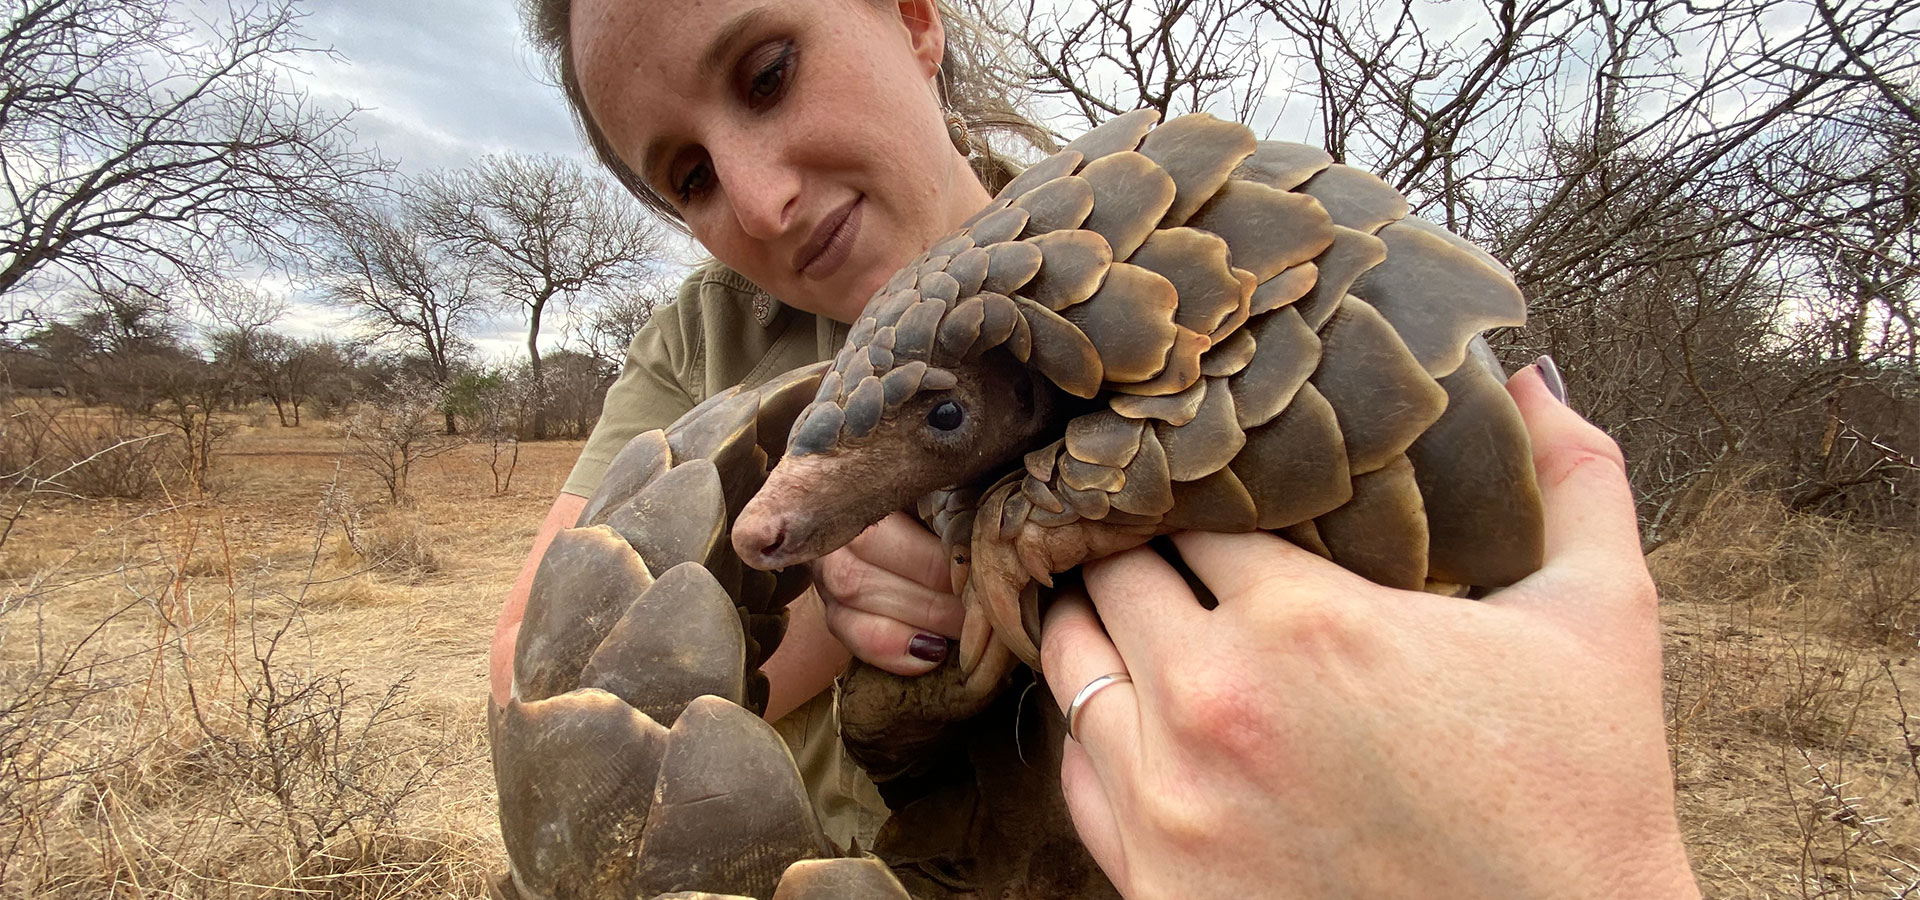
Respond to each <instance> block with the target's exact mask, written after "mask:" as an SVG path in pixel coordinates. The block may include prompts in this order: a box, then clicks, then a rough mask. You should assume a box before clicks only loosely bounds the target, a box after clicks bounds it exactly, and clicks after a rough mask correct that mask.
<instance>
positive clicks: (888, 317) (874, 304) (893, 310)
mask: <svg viewBox="0 0 1920 900" xmlns="http://www.w3.org/2000/svg"><path fill="white" fill-rule="evenodd" d="M919 302H920V292H919V291H916V290H914V289H913V288H912V287H907V288H905V289H902V290H897V291H894V292H892V293H890V294H883V295H881V297H880V299H879V300H876V301H871V302H869V303H868V304H867V308H866V310H865V311H863V312H862V313H861V314H860V316H861V318H863V319H872V320H873V323H874V325H875V326H876V327H877V326H880V325H892V324H893V323H895V322H898V321H900V316H901V314H902V313H905V312H906V311H907V309H908V307H911V306H913V305H914V304H915V303H919ZM836 368H837V366H836Z"/></svg>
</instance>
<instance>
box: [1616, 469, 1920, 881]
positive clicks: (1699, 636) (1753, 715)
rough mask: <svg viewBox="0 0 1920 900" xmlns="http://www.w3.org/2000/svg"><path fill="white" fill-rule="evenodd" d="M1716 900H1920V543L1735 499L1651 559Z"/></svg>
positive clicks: (1671, 694)
mask: <svg viewBox="0 0 1920 900" xmlns="http://www.w3.org/2000/svg"><path fill="white" fill-rule="evenodd" d="M1651 562H1652V565H1653V569H1654V574H1655V577H1656V578H1657V579H1658V580H1659V581H1660V583H1661V587H1662V594H1663V597H1664V598H1665V602H1666V609H1665V617H1664V618H1665V625H1666V628H1665V633H1666V650H1667V659H1666V666H1667V678H1666V682H1667V700H1668V726H1669V730H1670V737H1671V739H1672V746H1673V759H1674V769H1675V777H1676V784H1677V786H1678V789H1679V797H1680V815H1681V822H1682V825H1683V827H1684V828H1685V830H1686V834H1687V837H1688V842H1689V845H1690V849H1691V852H1692V855H1693V862H1694V867H1695V870H1696V871H1697V872H1698V873H1699V875H1700V881H1701V884H1702V886H1703V887H1704V888H1705V889H1706V894H1707V896H1708V897H1710V898H1713V897H1727V898H1732V897H1740V898H1747V897H1797V898H1810V897H1876V898H1884V897H1903V898H1905V897H1920V743H1917V742H1916V741H1915V737H1916V735H1917V733H1920V702H1916V700H1920V666H1916V665H1915V664H1914V659H1915V657H1916V655H1917V654H1916V648H1917V647H1920V608H1917V606H1916V603H1915V594H1916V591H1920V539H1916V537H1915V536H1914V535H1913V534H1911V533H1907V532H1894V531H1887V530H1883V529H1867V528H1859V527H1851V526H1848V525H1846V524H1844V523H1838V522H1834V521H1831V520H1827V519H1822V518H1817V517H1810V516H1797V515H1794V514H1791V513H1790V512H1788V511H1787V510H1786V509H1784V508H1782V507H1781V505H1780V504H1779V503H1778V502H1777V501H1775V500H1773V499H1772V498H1770V497H1767V496H1764V495H1758V494H1748V493H1744V492H1741V491H1738V490H1730V491H1726V492H1723V493H1721V494H1720V495H1718V496H1716V497H1715V498H1714V499H1713V501H1712V503H1711V504H1710V505H1709V507H1708V508H1707V509H1706V510H1705V511H1704V512H1703V514H1702V515H1701V516H1700V517H1699V518H1698V519H1696V520H1695V521H1694V522H1693V523H1691V524H1690V526H1689V528H1688V530H1687V531H1686V532H1685V533H1683V534H1681V535H1680V536H1679V537H1678V538H1677V539H1676V540H1674V541H1672V542H1670V543H1669V544H1667V545H1666V546H1663V547H1662V548H1660V550H1659V551H1657V552H1655V553H1654V554H1653V556H1652V559H1651Z"/></svg>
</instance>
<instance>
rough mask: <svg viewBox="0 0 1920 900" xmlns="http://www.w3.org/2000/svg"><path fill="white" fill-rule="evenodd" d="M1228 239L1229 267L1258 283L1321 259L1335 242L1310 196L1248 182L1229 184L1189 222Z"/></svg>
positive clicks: (1327, 220)
mask: <svg viewBox="0 0 1920 900" xmlns="http://www.w3.org/2000/svg"><path fill="white" fill-rule="evenodd" d="M1187 224H1188V225H1191V226H1193V227H1195V228H1201V229H1205V230H1207V231H1211V232H1213V233H1214V234H1217V235H1219V236H1221V237H1223V238H1225V239H1226V241H1227V249H1228V251H1229V252H1231V253H1232V254H1233V257H1232V258H1233V264H1234V265H1236V266H1239V267H1240V268H1242V269H1246V270H1247V271H1249V272H1252V273H1253V277H1254V280H1255V282H1256V283H1258V282H1261V281H1265V280H1267V279H1269V278H1272V277H1273V276H1275V275H1277V274H1279V273H1280V272H1281V270H1283V269H1285V268H1287V267H1288V266H1297V265H1299V264H1301V263H1303V262H1307V261H1309V260H1311V259H1313V258H1314V257H1316V256H1319V255H1320V251H1322V250H1325V249H1327V245H1328V244H1331V243H1333V220H1332V219H1331V218H1328V216H1327V211H1326V210H1325V209H1323V208H1321V206H1320V204H1318V203H1316V202H1314V200H1313V198H1312V197H1304V196H1301V195H1299V194H1293V193H1288V192H1287V191H1278V190H1274V189H1273V188H1270V187H1267V186H1266V185H1263V184H1254V183H1253V182H1250V181H1229V182H1227V186H1226V187H1223V188H1221V189H1220V191H1219V193H1216V194H1214V195H1213V199H1212V200H1210V201H1208V202H1207V205H1206V206H1203V207H1201V208H1200V211H1199V212H1198V213H1196V214H1194V217H1193V218H1192V219H1190V220H1188V222H1187Z"/></svg>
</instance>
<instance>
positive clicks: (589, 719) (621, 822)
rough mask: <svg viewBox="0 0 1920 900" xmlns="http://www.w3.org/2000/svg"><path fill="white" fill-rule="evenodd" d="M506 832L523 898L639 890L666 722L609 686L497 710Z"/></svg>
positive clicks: (605, 899)
mask: <svg viewBox="0 0 1920 900" xmlns="http://www.w3.org/2000/svg"><path fill="white" fill-rule="evenodd" d="M488 724H489V725H490V726H491V727H490V728H489V732H490V738H491V743H492V745H493V772H494V781H495V784H496V786H497V787H498V790H499V796H500V837H501V839H502V841H503V842H504V843H505V844H506V846H507V854H508V858H509V859H510V860H511V862H512V867H511V870H510V874H509V882H510V883H511V884H512V885H513V886H514V888H515V889H516V892H517V893H519V894H520V895H521V896H523V897H578V898H587V900H615V898H625V897H632V896H636V895H637V893H638V891H637V885H636V884H635V873H634V871H633V870H634V868H635V867H634V854H633V851H634V845H635V844H636V843H637V842H638V837H639V835H640V832H641V829H642V827H643V826H644V824H645V823H646V821H647V816H648V813H649V811H650V809H651V807H652V803H653V787H654V782H655V780H656V777H657V775H658V773H659V771H660V764H661V760H662V758H663V757H664V756H665V753H666V744H667V729H666V728H664V727H662V726H661V725H659V724H658V723H656V722H654V721H653V720H652V719H649V718H647V717H646V716H645V715H644V714H642V713H641V712H640V711H639V710H636V709H634V708H633V707H630V706H628V705H626V704H625V703H623V702H621V701H620V699H619V698H618V697H614V696H613V695H611V694H607V693H605V692H602V691H577V692H572V693H568V694H564V695H562V696H559V697H555V698H553V699H550V700H541V701H537V702H523V701H519V700H514V701H510V702H509V703H508V704H507V705H506V707H505V708H504V709H496V710H490V711H489V715H488Z"/></svg>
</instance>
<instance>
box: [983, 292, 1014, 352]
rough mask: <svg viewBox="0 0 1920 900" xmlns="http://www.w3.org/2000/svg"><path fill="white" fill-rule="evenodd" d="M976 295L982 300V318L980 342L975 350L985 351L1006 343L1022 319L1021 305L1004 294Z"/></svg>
mask: <svg viewBox="0 0 1920 900" xmlns="http://www.w3.org/2000/svg"><path fill="white" fill-rule="evenodd" d="M975 297H976V298H977V299H978V300H979V301H980V317H981V318H980V342H979V343H977V344H975V345H974V350H975V351H976V352H978V351H984V350H986V349H989V348H992V347H998V346H1000V345H1001V344H1004V343H1006V342H1007V339H1008V338H1010V337H1012V336H1013V329H1014V327H1015V325H1016V324H1017V323H1018V322H1019V321H1020V307H1018V306H1016V305H1014V302H1013V300H1012V298H1010V297H1007V296H1005V295H1003V294H994V293H983V294H977V295H975Z"/></svg>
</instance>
